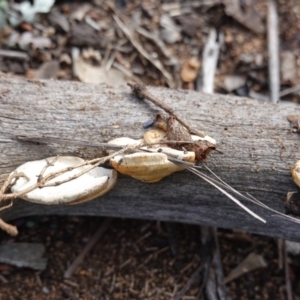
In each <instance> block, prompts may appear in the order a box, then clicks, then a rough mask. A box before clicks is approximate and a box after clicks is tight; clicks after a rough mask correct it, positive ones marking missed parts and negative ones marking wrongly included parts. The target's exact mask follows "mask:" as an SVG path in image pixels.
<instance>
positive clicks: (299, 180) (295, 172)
mask: <svg viewBox="0 0 300 300" xmlns="http://www.w3.org/2000/svg"><path fill="white" fill-rule="evenodd" d="M291 172H292V177H293V180H294V182H295V183H296V184H297V185H298V186H299V187H300V160H298V161H297V162H296V163H295V164H294V165H293V166H292V168H291Z"/></svg>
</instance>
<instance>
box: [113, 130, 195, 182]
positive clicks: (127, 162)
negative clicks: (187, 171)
mask: <svg viewBox="0 0 300 300" xmlns="http://www.w3.org/2000/svg"><path fill="white" fill-rule="evenodd" d="M164 137H165V133H164V132H163V131H162V130H161V129H153V130H149V131H147V132H146V133H145V135H144V139H143V140H132V139H129V138H118V139H114V140H111V141H109V143H111V144H115V145H120V146H128V145H137V144H138V143H140V144H141V146H142V145H143V143H146V144H152V143H159V142H161V141H162V139H163V138H164ZM146 141H147V142H146ZM162 143H164V141H162ZM168 155H169V156H172V157H175V158H177V159H180V160H182V161H187V162H194V161H195V153H194V152H192V151H180V150H176V149H172V148H170V147H167V146H165V144H156V145H150V146H144V147H141V148H140V152H136V153H130V154H120V155H116V156H115V157H113V158H111V159H110V164H111V165H112V167H113V168H115V169H116V170H117V171H118V172H120V173H122V174H125V175H129V176H131V177H133V178H135V179H138V180H140V181H142V182H147V183H152V182H157V181H159V180H161V179H162V178H164V177H166V176H168V175H170V174H172V173H174V172H177V171H182V170H184V167H182V166H179V165H176V164H174V163H172V162H171V161H169V160H168Z"/></svg>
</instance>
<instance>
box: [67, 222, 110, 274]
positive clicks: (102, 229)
mask: <svg viewBox="0 0 300 300" xmlns="http://www.w3.org/2000/svg"><path fill="white" fill-rule="evenodd" d="M112 221H113V219H112V218H106V219H105V220H104V221H103V223H102V224H101V225H100V227H99V228H98V230H97V231H96V232H95V233H94V235H93V236H92V237H91V238H90V240H89V241H88V243H87V244H86V245H85V247H84V248H83V249H82V251H81V253H80V254H79V255H78V256H77V257H76V259H75V260H74V261H73V262H72V264H71V265H70V266H69V267H68V269H67V270H66V271H65V273H64V278H70V277H71V276H72V275H73V273H74V272H75V271H76V269H77V268H78V266H79V265H80V264H81V263H82V261H83V259H84V258H85V256H86V255H87V254H88V253H89V251H90V250H91V249H92V248H93V247H94V246H95V245H96V243H97V242H98V240H99V239H100V238H101V236H102V235H103V234H104V233H105V231H106V230H107V229H108V227H109V225H110V224H111V222H112Z"/></svg>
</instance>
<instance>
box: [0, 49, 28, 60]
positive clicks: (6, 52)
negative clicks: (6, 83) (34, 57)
mask: <svg viewBox="0 0 300 300" xmlns="http://www.w3.org/2000/svg"><path fill="white" fill-rule="evenodd" d="M0 56H3V57H10V58H18V59H22V60H29V55H28V54H27V53H25V52H21V51H13V50H4V49H0Z"/></svg>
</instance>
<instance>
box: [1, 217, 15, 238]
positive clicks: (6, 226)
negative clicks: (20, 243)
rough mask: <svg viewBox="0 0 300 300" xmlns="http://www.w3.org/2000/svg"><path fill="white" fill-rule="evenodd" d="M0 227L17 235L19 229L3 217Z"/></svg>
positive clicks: (10, 233)
mask: <svg viewBox="0 0 300 300" xmlns="http://www.w3.org/2000/svg"><path fill="white" fill-rule="evenodd" d="M0 228H1V229H2V230H4V231H5V232H7V233H8V234H9V235H12V236H15V235H17V234H18V229H17V227H16V226H14V225H10V224H8V223H6V222H4V221H3V220H2V219H0Z"/></svg>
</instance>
